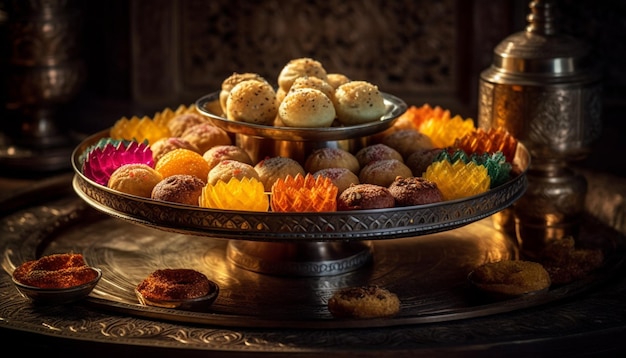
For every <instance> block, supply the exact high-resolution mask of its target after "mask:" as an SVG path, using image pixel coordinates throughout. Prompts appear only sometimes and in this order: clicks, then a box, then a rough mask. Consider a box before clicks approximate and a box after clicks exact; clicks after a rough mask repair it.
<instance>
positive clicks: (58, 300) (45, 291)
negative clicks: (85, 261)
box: [13, 267, 102, 305]
mask: <svg viewBox="0 0 626 358" xmlns="http://www.w3.org/2000/svg"><path fill="white" fill-rule="evenodd" d="M90 269H92V270H94V271H95V272H96V273H97V275H96V278H94V279H93V280H91V281H89V282H87V283H85V284H82V285H79V286H73V287H68V288H41V287H36V286H30V285H25V284H23V283H20V282H18V281H16V280H15V278H13V283H14V284H15V287H16V288H17V290H18V291H19V292H20V293H21V294H22V295H23V296H25V297H27V298H29V299H30V300H31V301H33V302H34V303H38V304H57V305H58V304H66V303H72V302H76V301H78V300H81V299H83V298H85V297H87V296H88V295H89V293H91V291H92V290H93V289H94V288H95V287H96V285H97V284H98V281H100V278H102V271H101V270H100V269H98V268H95V267H90Z"/></svg>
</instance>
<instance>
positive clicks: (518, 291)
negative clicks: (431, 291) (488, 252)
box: [469, 260, 551, 298]
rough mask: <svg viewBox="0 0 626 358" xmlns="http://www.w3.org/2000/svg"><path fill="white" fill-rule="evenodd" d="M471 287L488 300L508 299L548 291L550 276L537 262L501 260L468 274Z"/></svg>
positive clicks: (484, 265)
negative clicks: (487, 297) (485, 295)
mask: <svg viewBox="0 0 626 358" xmlns="http://www.w3.org/2000/svg"><path fill="white" fill-rule="evenodd" d="M469 277H470V282H471V283H472V285H473V286H474V287H475V288H477V289H479V290H481V291H482V292H483V293H485V294H487V296H489V297H490V298H510V297H515V296H520V295H523V294H527V293H531V292H536V291H541V290H545V289H548V288H549V287H550V285H551V281H550V275H549V274H548V272H547V271H546V269H545V268H544V267H543V266H542V265H541V264H540V263H537V262H532V261H524V260H502V261H498V262H490V263H486V264H483V265H481V266H479V267H477V268H476V269H474V270H473V271H472V272H471V273H470V276H469Z"/></svg>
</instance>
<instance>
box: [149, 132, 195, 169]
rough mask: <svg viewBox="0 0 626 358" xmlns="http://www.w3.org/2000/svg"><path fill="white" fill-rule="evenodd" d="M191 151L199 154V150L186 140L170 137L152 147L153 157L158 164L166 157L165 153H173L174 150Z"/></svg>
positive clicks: (162, 139) (160, 140)
mask: <svg viewBox="0 0 626 358" xmlns="http://www.w3.org/2000/svg"><path fill="white" fill-rule="evenodd" d="M181 148H182V149H189V150H192V151H194V152H196V153H197V152H198V151H199V149H198V147H196V146H195V145H194V144H191V142H189V141H188V140H186V139H183V138H180V137H168V138H161V139H159V140H157V141H156V142H154V143H153V144H152V145H150V149H151V150H152V157H153V158H154V162H155V163H156V162H158V161H159V159H161V158H162V157H163V155H165V153H168V152H171V151H173V150H174V149H181Z"/></svg>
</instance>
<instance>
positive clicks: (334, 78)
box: [326, 73, 350, 89]
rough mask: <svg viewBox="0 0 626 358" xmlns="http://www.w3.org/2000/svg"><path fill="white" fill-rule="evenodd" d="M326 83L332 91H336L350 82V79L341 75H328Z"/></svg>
mask: <svg viewBox="0 0 626 358" xmlns="http://www.w3.org/2000/svg"><path fill="white" fill-rule="evenodd" d="M326 81H327V82H328V84H329V85H331V86H332V87H333V88H334V89H337V88H339V86H341V85H343V84H345V83H348V82H350V78H348V76H346V75H344V74H341V73H329V74H327V75H326Z"/></svg>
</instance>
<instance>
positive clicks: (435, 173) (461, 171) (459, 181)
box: [424, 160, 491, 200]
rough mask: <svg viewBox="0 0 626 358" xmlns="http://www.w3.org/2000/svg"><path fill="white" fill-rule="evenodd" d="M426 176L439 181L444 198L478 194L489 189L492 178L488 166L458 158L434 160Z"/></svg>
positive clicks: (438, 184)
mask: <svg viewBox="0 0 626 358" xmlns="http://www.w3.org/2000/svg"><path fill="white" fill-rule="evenodd" d="M424 178H426V179H428V180H430V181H432V182H435V183H437V186H438V187H439V190H441V193H442V194H443V198H444V200H455V199H460V198H465V197H468V196H472V195H478V194H481V193H484V192H486V191H487V190H489V187H490V185H491V178H490V177H489V173H488V172H487V168H485V167H484V166H482V165H478V164H476V163H474V162H469V163H464V162H463V161H462V160H457V161H456V162H454V163H450V162H449V161H447V160H442V161H440V162H434V163H432V164H431V165H430V166H428V168H427V169H426V172H425V173H424Z"/></svg>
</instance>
